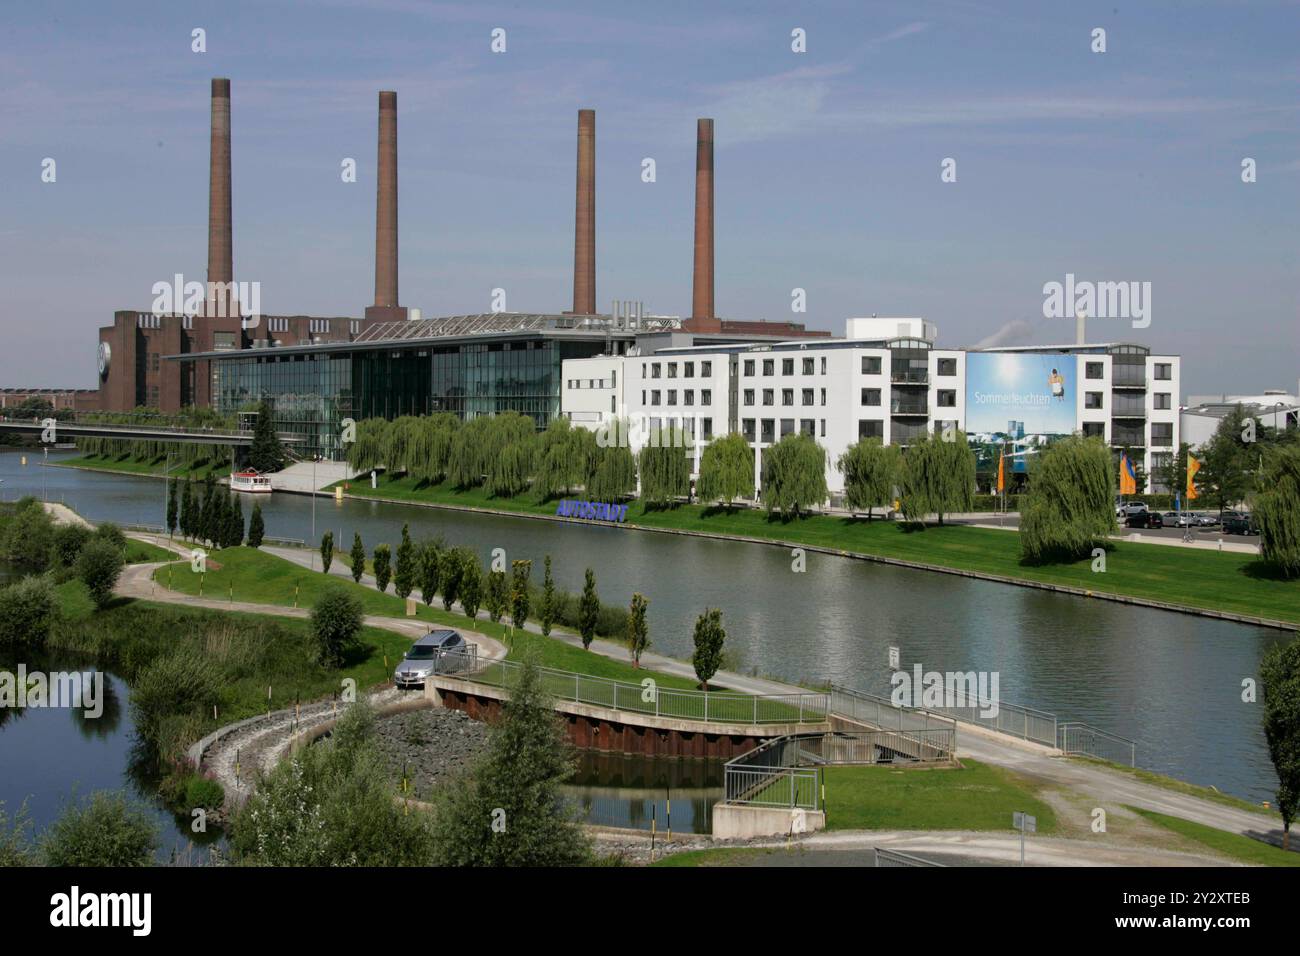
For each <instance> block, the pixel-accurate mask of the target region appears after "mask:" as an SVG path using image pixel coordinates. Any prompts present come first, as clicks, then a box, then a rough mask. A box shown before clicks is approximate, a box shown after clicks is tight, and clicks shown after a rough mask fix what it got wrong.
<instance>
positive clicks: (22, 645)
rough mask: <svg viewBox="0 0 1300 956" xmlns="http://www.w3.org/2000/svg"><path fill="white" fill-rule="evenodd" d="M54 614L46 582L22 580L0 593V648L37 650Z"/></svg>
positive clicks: (53, 601) (55, 604)
mask: <svg viewBox="0 0 1300 956" xmlns="http://www.w3.org/2000/svg"><path fill="white" fill-rule="evenodd" d="M57 613H58V600H57V599H56V597H55V594H54V585H53V584H51V583H50V580H49V578H46V577H34V578H24V579H23V580H21V581H19V582H18V583H17V584H11V585H9V586H8V587H7V588H2V589H0V647H10V648H17V649H22V650H39V649H40V648H42V647H44V646H45V641H46V639H47V638H49V636H50V628H51V626H53V624H54V620H55V617H56V616H57Z"/></svg>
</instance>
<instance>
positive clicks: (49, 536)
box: [4, 500, 54, 574]
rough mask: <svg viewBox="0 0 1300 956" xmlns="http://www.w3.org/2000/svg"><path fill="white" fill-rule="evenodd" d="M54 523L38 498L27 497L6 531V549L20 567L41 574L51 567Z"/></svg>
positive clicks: (10, 557) (11, 558)
mask: <svg viewBox="0 0 1300 956" xmlns="http://www.w3.org/2000/svg"><path fill="white" fill-rule="evenodd" d="M53 550H54V522H53V521H51V520H50V516H49V515H48V514H46V513H45V509H44V508H43V507H41V503H40V502H39V501H34V500H25V501H24V502H22V503H20V505H19V507H18V509H17V512H16V514H15V515H14V517H13V518H12V519H11V520H10V521H9V526H8V528H7V529H6V531H5V540H4V551H5V553H6V554H8V555H9V560H11V561H12V562H13V563H14V564H16V565H17V566H18V567H19V568H20V569H21V570H23V571H29V572H35V573H38V574H39V573H40V572H41V571H44V570H45V569H46V568H48V567H49V566H50V557H51V555H52V553H53Z"/></svg>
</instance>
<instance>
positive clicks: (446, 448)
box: [408, 412, 460, 484]
mask: <svg viewBox="0 0 1300 956" xmlns="http://www.w3.org/2000/svg"><path fill="white" fill-rule="evenodd" d="M419 422H420V427H419V430H418V432H417V433H416V436H415V441H414V444H413V447H412V448H411V459H412V460H411V462H410V465H409V468H408V473H409V474H410V476H411V477H412V478H415V479H416V480H418V481H427V482H429V483H430V484H437V483H438V482H440V481H442V480H443V479H444V478H445V477H447V466H448V463H449V462H450V460H451V443H452V441H453V439H454V438H455V436H456V431H457V429H458V428H459V427H460V419H459V418H457V417H456V416H455V415H453V414H452V413H451V412H438V413H437V414H434V415H427V416H424V417H423V418H421V419H419Z"/></svg>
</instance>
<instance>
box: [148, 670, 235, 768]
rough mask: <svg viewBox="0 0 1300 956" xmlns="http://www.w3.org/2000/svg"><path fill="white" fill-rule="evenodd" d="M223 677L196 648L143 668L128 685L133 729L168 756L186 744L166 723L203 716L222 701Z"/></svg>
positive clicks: (173, 726) (163, 754)
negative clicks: (178, 746)
mask: <svg viewBox="0 0 1300 956" xmlns="http://www.w3.org/2000/svg"><path fill="white" fill-rule="evenodd" d="M222 684H223V681H222V675H221V673H220V671H219V669H218V668H217V667H216V665H215V664H214V663H213V661H212V659H211V658H210V657H208V655H207V654H206V653H205V652H204V651H203V650H202V649H201V648H198V647H194V646H192V645H189V644H182V645H181V646H179V647H177V648H176V649H175V650H172V651H170V652H167V653H165V654H162V655H160V656H157V657H155V658H154V659H153V660H152V661H151V662H150V663H148V664H146V665H144V666H142V667H141V668H140V671H139V673H138V674H137V675H136V678H135V681H134V683H133V684H132V685H131V715H132V717H133V718H134V720H135V726H136V729H137V730H138V731H139V732H140V734H141V736H143V737H144V738H145V739H146V740H148V741H151V742H152V743H154V744H155V746H156V747H157V749H158V751H159V753H160V755H162V756H169V755H170V754H169V753H167V751H170V750H174V749H175V745H176V744H178V743H179V744H181V745H182V746H183V745H184V743H186V741H184V740H183V739H177V738H178V737H181V736H182V735H178V734H176V733H174V732H172V733H164V730H168V729H170V730H173V731H174V729H175V725H174V724H173V725H172V727H171V728H168V727H166V726H165V723H166V722H167V721H168V720H169V719H174V718H178V717H184V716H186V715H198V716H200V717H201V716H202V715H204V714H206V713H207V712H208V711H210V710H211V709H212V705H213V704H215V703H217V702H218V701H219V700H220V697H221V687H222Z"/></svg>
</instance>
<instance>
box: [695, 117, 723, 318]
mask: <svg viewBox="0 0 1300 956" xmlns="http://www.w3.org/2000/svg"><path fill="white" fill-rule="evenodd" d="M691 327H692V328H693V329H694V330H695V331H709V330H713V331H717V330H718V329H720V328H721V324H720V323H719V322H717V321H716V319H715V318H714V315H713V120H711V119H701V120H698V121H697V123H696V128H695V282H694V287H693V289H692V294H691Z"/></svg>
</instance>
